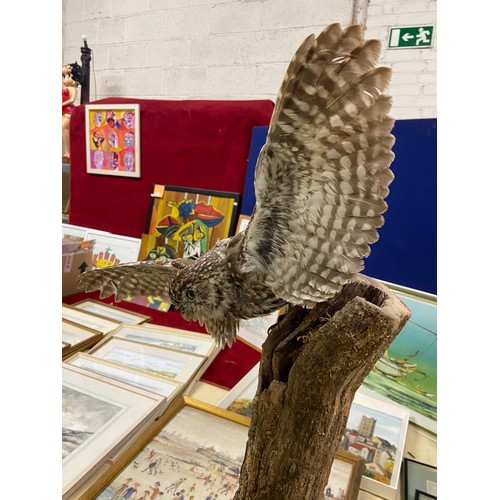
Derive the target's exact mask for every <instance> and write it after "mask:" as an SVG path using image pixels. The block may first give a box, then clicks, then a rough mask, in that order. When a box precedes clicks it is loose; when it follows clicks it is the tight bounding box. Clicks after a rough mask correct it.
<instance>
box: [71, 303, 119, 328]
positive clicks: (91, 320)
mask: <svg viewBox="0 0 500 500" xmlns="http://www.w3.org/2000/svg"><path fill="white" fill-rule="evenodd" d="M62 318H63V319H65V320H68V321H71V322H72V323H77V324H78V325H81V326H85V327H87V328H90V329H91V330H94V331H96V332H99V333H102V334H106V333H109V332H111V331H113V330H114V329H115V328H118V327H119V326H120V323H119V322H118V321H115V320H112V319H109V318H104V317H102V316H97V315H96V314H93V313H91V312H87V311H82V310H81V309H77V308H76V307H73V306H70V305H68V304H63V305H62Z"/></svg>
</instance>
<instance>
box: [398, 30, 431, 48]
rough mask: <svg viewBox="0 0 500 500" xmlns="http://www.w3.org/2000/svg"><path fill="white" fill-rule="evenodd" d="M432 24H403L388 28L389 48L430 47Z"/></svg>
mask: <svg viewBox="0 0 500 500" xmlns="http://www.w3.org/2000/svg"><path fill="white" fill-rule="evenodd" d="M433 33H434V26H405V27H398V28H390V29H389V49H408V48H425V47H432V35H433Z"/></svg>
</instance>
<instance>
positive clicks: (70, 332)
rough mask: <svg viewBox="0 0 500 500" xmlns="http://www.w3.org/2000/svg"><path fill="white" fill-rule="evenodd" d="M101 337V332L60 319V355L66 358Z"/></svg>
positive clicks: (95, 342) (89, 345) (86, 347)
mask: <svg viewBox="0 0 500 500" xmlns="http://www.w3.org/2000/svg"><path fill="white" fill-rule="evenodd" d="M101 339H102V334H101V333H99V332H97V331H95V330H91V329H90V328H86V327H85V326H81V325H78V324H76V323H73V322H71V321H67V320H64V319H63V320H62V356H63V359H65V358H67V357H68V356H70V355H71V354H73V353H74V352H75V351H78V350H81V349H88V348H89V347H92V346H93V345H95V344H97V342H99V341H100V340H101Z"/></svg>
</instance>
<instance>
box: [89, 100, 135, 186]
mask: <svg viewBox="0 0 500 500" xmlns="http://www.w3.org/2000/svg"><path fill="white" fill-rule="evenodd" d="M85 110H86V114H85V132H86V152H87V172H88V173H91V174H104V175H118V176H125V177H140V171H141V164H140V110H139V105H138V104H126V105H119V104H101V105H99V104H87V105H86V107H85Z"/></svg>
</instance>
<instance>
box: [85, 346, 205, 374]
mask: <svg viewBox="0 0 500 500" xmlns="http://www.w3.org/2000/svg"><path fill="white" fill-rule="evenodd" d="M88 353H89V354H91V355H92V356H95V357H97V358H102V359H105V360H107V361H112V362H114V363H118V364H120V365H125V366H129V367H132V368H135V369H137V370H142V371H146V372H149V373H153V374H156V375H159V376H161V377H166V378H169V379H173V380H176V381H177V382H181V383H184V382H185V383H187V382H189V381H190V380H191V378H192V377H193V376H194V375H195V374H196V372H197V371H198V370H199V368H200V367H201V365H202V364H203V362H204V361H205V359H206V358H205V357H203V356H198V355H196V354H188V353H185V352H180V351H174V350H172V349H167V348H165V347H157V346H153V345H150V344H144V343H142V342H136V341H133V340H125V339H121V338H117V337H114V336H109V337H108V338H106V339H104V340H103V341H102V342H100V343H99V344H97V345H96V346H95V347H93V348H92V349H91V350H90V351H89V352H88Z"/></svg>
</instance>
